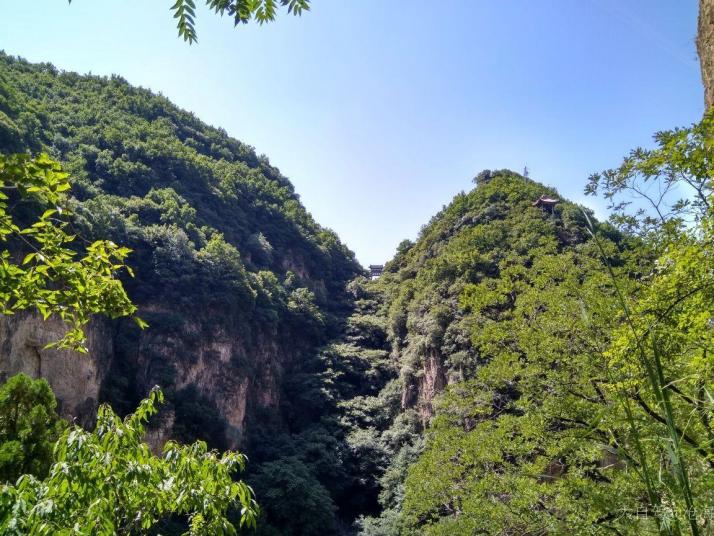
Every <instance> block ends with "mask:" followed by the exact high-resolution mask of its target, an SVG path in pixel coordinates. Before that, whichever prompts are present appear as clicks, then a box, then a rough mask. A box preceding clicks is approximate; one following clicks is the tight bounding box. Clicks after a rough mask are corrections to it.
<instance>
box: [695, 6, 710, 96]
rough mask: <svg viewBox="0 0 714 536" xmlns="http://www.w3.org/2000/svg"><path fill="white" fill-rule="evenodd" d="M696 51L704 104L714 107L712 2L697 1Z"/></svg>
mask: <svg viewBox="0 0 714 536" xmlns="http://www.w3.org/2000/svg"><path fill="white" fill-rule="evenodd" d="M697 51H698V52H699V61H700V63H701V67H702V82H703V83H704V103H705V106H706V108H707V109H709V108H711V107H712V106H714V0H699V29H698V34H697Z"/></svg>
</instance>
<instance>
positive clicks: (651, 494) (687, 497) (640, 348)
mask: <svg viewBox="0 0 714 536" xmlns="http://www.w3.org/2000/svg"><path fill="white" fill-rule="evenodd" d="M584 214H585V218H586V220H587V222H588V230H589V232H590V235H591V236H592V238H593V240H594V241H595V244H596V245H597V247H598V249H599V251H600V254H601V256H602V260H603V263H604V264H605V267H606V268H607V272H608V274H609V276H610V279H611V280H612V283H613V286H614V288H615V292H616V294H617V298H618V301H619V303H620V306H621V307H622V311H623V313H624V315H625V322H626V323H627V325H628V327H629V329H630V330H631V332H632V335H633V337H634V339H635V344H636V346H637V355H638V357H639V361H640V364H641V366H642V367H643V369H644V370H645V373H646V375H647V381H648V384H649V387H650V388H651V390H652V393H653V394H654V395H655V399H656V400H657V402H658V405H659V406H660V408H661V410H662V412H663V413H664V415H665V422H666V427H667V432H668V434H669V440H670V444H669V445H668V449H667V450H668V451H669V454H670V459H671V462H672V467H673V472H674V475H675V481H676V483H677V487H678V489H677V492H678V493H679V494H680V495H681V496H682V498H683V499H684V502H685V504H686V506H687V510H688V513H689V514H690V515H687V518H688V520H689V527H690V529H691V534H692V536H699V534H700V532H699V527H698V526H697V522H696V519H695V517H694V516H693V515H691V514H692V513H693V512H694V497H693V496H692V491H691V487H690V485H689V477H688V474H687V470H686V467H685V463H684V457H683V456H682V448H681V443H680V439H679V434H678V432H677V426H676V423H675V417H674V412H673V410H672V404H671V401H670V398H669V392H668V390H667V388H666V385H667V383H666V381H665V376H664V370H663V367H662V360H661V355H660V351H659V347H658V345H657V342H656V340H655V339H654V337H653V339H652V349H653V354H654V359H653V360H652V361H650V359H648V357H647V353H646V351H645V347H644V344H643V342H642V338H641V337H640V336H639V334H638V332H637V328H636V327H635V323H634V321H633V319H632V313H631V311H630V308H629V306H628V305H627V300H626V299H625V296H624V294H623V292H622V290H621V289H620V285H619V284H618V279H617V276H616V275H615V271H614V270H613V269H612V266H611V265H610V262H609V261H608V259H607V255H606V253H605V249H604V248H603V246H602V243H601V242H600V240H599V238H598V236H597V235H596V233H595V229H594V227H593V225H592V223H591V221H590V218H589V217H588V215H587V214H586V213H584ZM622 404H623V407H624V409H625V414H626V416H627V421H628V425H629V427H630V429H631V430H632V434H633V438H634V441H635V448H636V451H637V456H638V457H639V458H640V464H641V465H642V475H643V477H644V480H645V485H646V487H647V494H648V498H649V500H650V502H651V503H652V505H653V506H654V507H659V506H660V505H661V498H660V496H659V493H658V492H657V490H656V488H655V486H654V483H653V482H654V479H653V478H652V474H651V472H650V469H649V465H648V464H647V460H646V456H645V453H644V449H643V448H642V442H641V437H640V431H639V429H638V428H637V425H636V423H635V420H634V416H633V413H632V408H631V406H630V403H629V400H628V399H627V396H626V395H625V397H624V400H623V401H622ZM656 519H657V524H658V526H659V529H660V532H664V531H666V533H669V534H674V535H677V534H681V528H680V526H679V519H678V516H677V515H676V512H675V517H674V526H673V527H672V526H670V525H669V524H668V523H663V522H662V519H661V518H660V516H659V514H657V515H656Z"/></svg>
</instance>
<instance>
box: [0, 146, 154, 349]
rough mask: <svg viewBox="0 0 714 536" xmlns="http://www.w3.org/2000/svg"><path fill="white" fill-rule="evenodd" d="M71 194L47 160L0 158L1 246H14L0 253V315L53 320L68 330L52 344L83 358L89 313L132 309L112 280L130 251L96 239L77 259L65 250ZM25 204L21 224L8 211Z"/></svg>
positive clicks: (65, 176)
mask: <svg viewBox="0 0 714 536" xmlns="http://www.w3.org/2000/svg"><path fill="white" fill-rule="evenodd" d="M69 189H70V183H69V175H68V174H67V173H65V172H64V171H62V168H61V167H60V165H59V164H58V163H57V162H55V161H53V160H52V159H50V158H49V157H48V156H47V155H45V154H41V155H39V156H37V157H34V158H33V157H31V156H29V155H24V154H12V155H3V154H0V243H3V244H5V245H6V246H8V245H9V246H12V248H9V247H6V249H4V250H3V251H2V252H0V313H2V314H4V315H11V314H13V313H15V312H18V311H24V310H37V311H39V313H40V314H41V315H42V317H43V318H44V319H47V318H49V317H50V316H53V315H54V316H57V317H59V318H60V319H62V320H63V321H65V322H67V323H68V324H69V331H68V332H67V333H66V335H65V336H64V337H63V338H62V339H61V340H60V341H57V342H56V343H54V344H57V345H59V346H60V347H64V348H72V349H75V350H78V351H82V352H86V348H85V347H84V342H85V340H84V334H83V332H82V327H83V326H84V325H85V324H86V323H87V322H88V321H89V318H90V317H91V315H93V314H105V315H107V316H110V317H112V318H117V317H119V316H126V315H130V314H132V313H134V311H135V310H136V307H135V306H134V305H133V304H132V303H131V301H130V300H129V298H128V296H127V295H126V292H125V291H124V287H123V286H122V283H121V282H120V281H119V279H117V278H116V277H115V276H116V274H117V273H118V272H119V271H121V270H124V269H126V270H127V271H129V273H131V271H130V269H129V268H127V267H126V266H125V265H124V264H123V261H124V259H125V258H126V256H127V255H128V254H129V251H130V250H129V249H128V248H124V247H119V246H117V245H116V244H114V243H113V242H110V241H106V240H98V241H96V242H93V243H91V244H89V245H88V246H86V248H85V250H84V255H83V256H81V257H79V258H78V254H77V252H76V251H75V250H74V249H71V246H73V245H74V243H75V242H76V240H75V238H76V237H75V235H73V234H71V232H70V231H71V228H70V220H69V217H70V215H71V210H70V209H69V203H68V197H67V191H68V190H69ZM23 202H24V203H27V204H29V205H30V208H29V214H31V215H32V216H29V218H30V219H31V220H33V221H32V223H27V224H23V223H22V220H25V219H27V217H25V218H22V217H20V218H16V217H15V215H14V214H13V211H12V210H11V209H10V208H9V207H10V203H12V204H13V206H16V205H17V204H18V203H23ZM15 210H17V208H16V209H15ZM36 214H40V215H39V216H35V215H36ZM17 252H23V253H24V257H22V258H18V257H17ZM136 320H137V322H138V323H139V324H140V325H144V324H143V321H142V320H141V319H139V318H136Z"/></svg>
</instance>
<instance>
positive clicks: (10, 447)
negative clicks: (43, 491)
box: [0, 374, 66, 482]
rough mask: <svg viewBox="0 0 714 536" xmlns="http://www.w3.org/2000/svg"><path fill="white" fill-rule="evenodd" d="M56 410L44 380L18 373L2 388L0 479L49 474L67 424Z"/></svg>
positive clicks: (0, 393) (0, 395) (0, 389)
mask: <svg viewBox="0 0 714 536" xmlns="http://www.w3.org/2000/svg"><path fill="white" fill-rule="evenodd" d="M56 409H57V401H56V400H55V396H54V394H53V393H52V389H50V386H49V384H48V383H47V381H45V380H44V379H38V380H33V379H31V378H29V377H28V376H25V375H24V374H18V375H17V376H13V377H12V378H10V379H9V380H8V381H7V382H6V383H5V384H4V385H3V386H2V387H0V479H2V480H3V481H5V482H15V481H16V480H17V478H18V477H19V476H20V475H21V474H31V475H34V476H36V477H38V478H44V477H45V476H47V472H48V470H49V468H50V465H51V464H52V449H53V447H54V443H55V441H56V440H57V438H58V437H59V435H60V433H61V432H62V430H63V428H65V426H66V425H65V423H64V421H63V420H62V419H60V418H59V416H58V415H57V411H56Z"/></svg>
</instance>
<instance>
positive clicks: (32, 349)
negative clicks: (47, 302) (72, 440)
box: [0, 314, 113, 426]
mask: <svg viewBox="0 0 714 536" xmlns="http://www.w3.org/2000/svg"><path fill="white" fill-rule="evenodd" d="M66 331H67V327H66V326H65V325H64V324H63V323H62V322H61V321H59V320H55V319H50V320H48V321H43V320H42V318H41V317H40V316H39V315H36V314H21V315H16V316H11V317H3V316H0V376H1V378H2V379H3V380H4V379H5V378H7V377H9V376H12V375H14V374H18V373H24V374H27V375H28V376H31V377H33V378H39V377H42V378H45V379H47V381H48V382H49V384H50V386H51V387H52V390H53V391H54V392H55V395H56V396H57V400H58V403H59V411H60V414H61V415H62V416H63V417H65V418H66V419H68V420H74V421H75V422H78V423H79V424H82V425H83V426H89V425H91V424H92V422H93V420H94V416H95V414H96V409H97V405H98V401H99V391H100V388H101V384H102V382H103V380H104V378H105V376H106V374H107V372H108V370H109V365H110V363H111V359H112V356H113V344H112V337H111V332H110V328H109V326H108V324H107V323H106V322H105V321H103V320H101V319H96V320H93V321H92V322H90V324H89V325H88V326H87V328H86V330H85V331H86V335H87V347H88V349H89V353H88V354H87V355H85V354H80V353H77V352H74V351H71V350H60V349H56V348H46V346H47V345H48V344H49V343H52V342H55V341H57V340H59V339H60V338H62V336H63V335H64V334H65V333H66Z"/></svg>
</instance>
